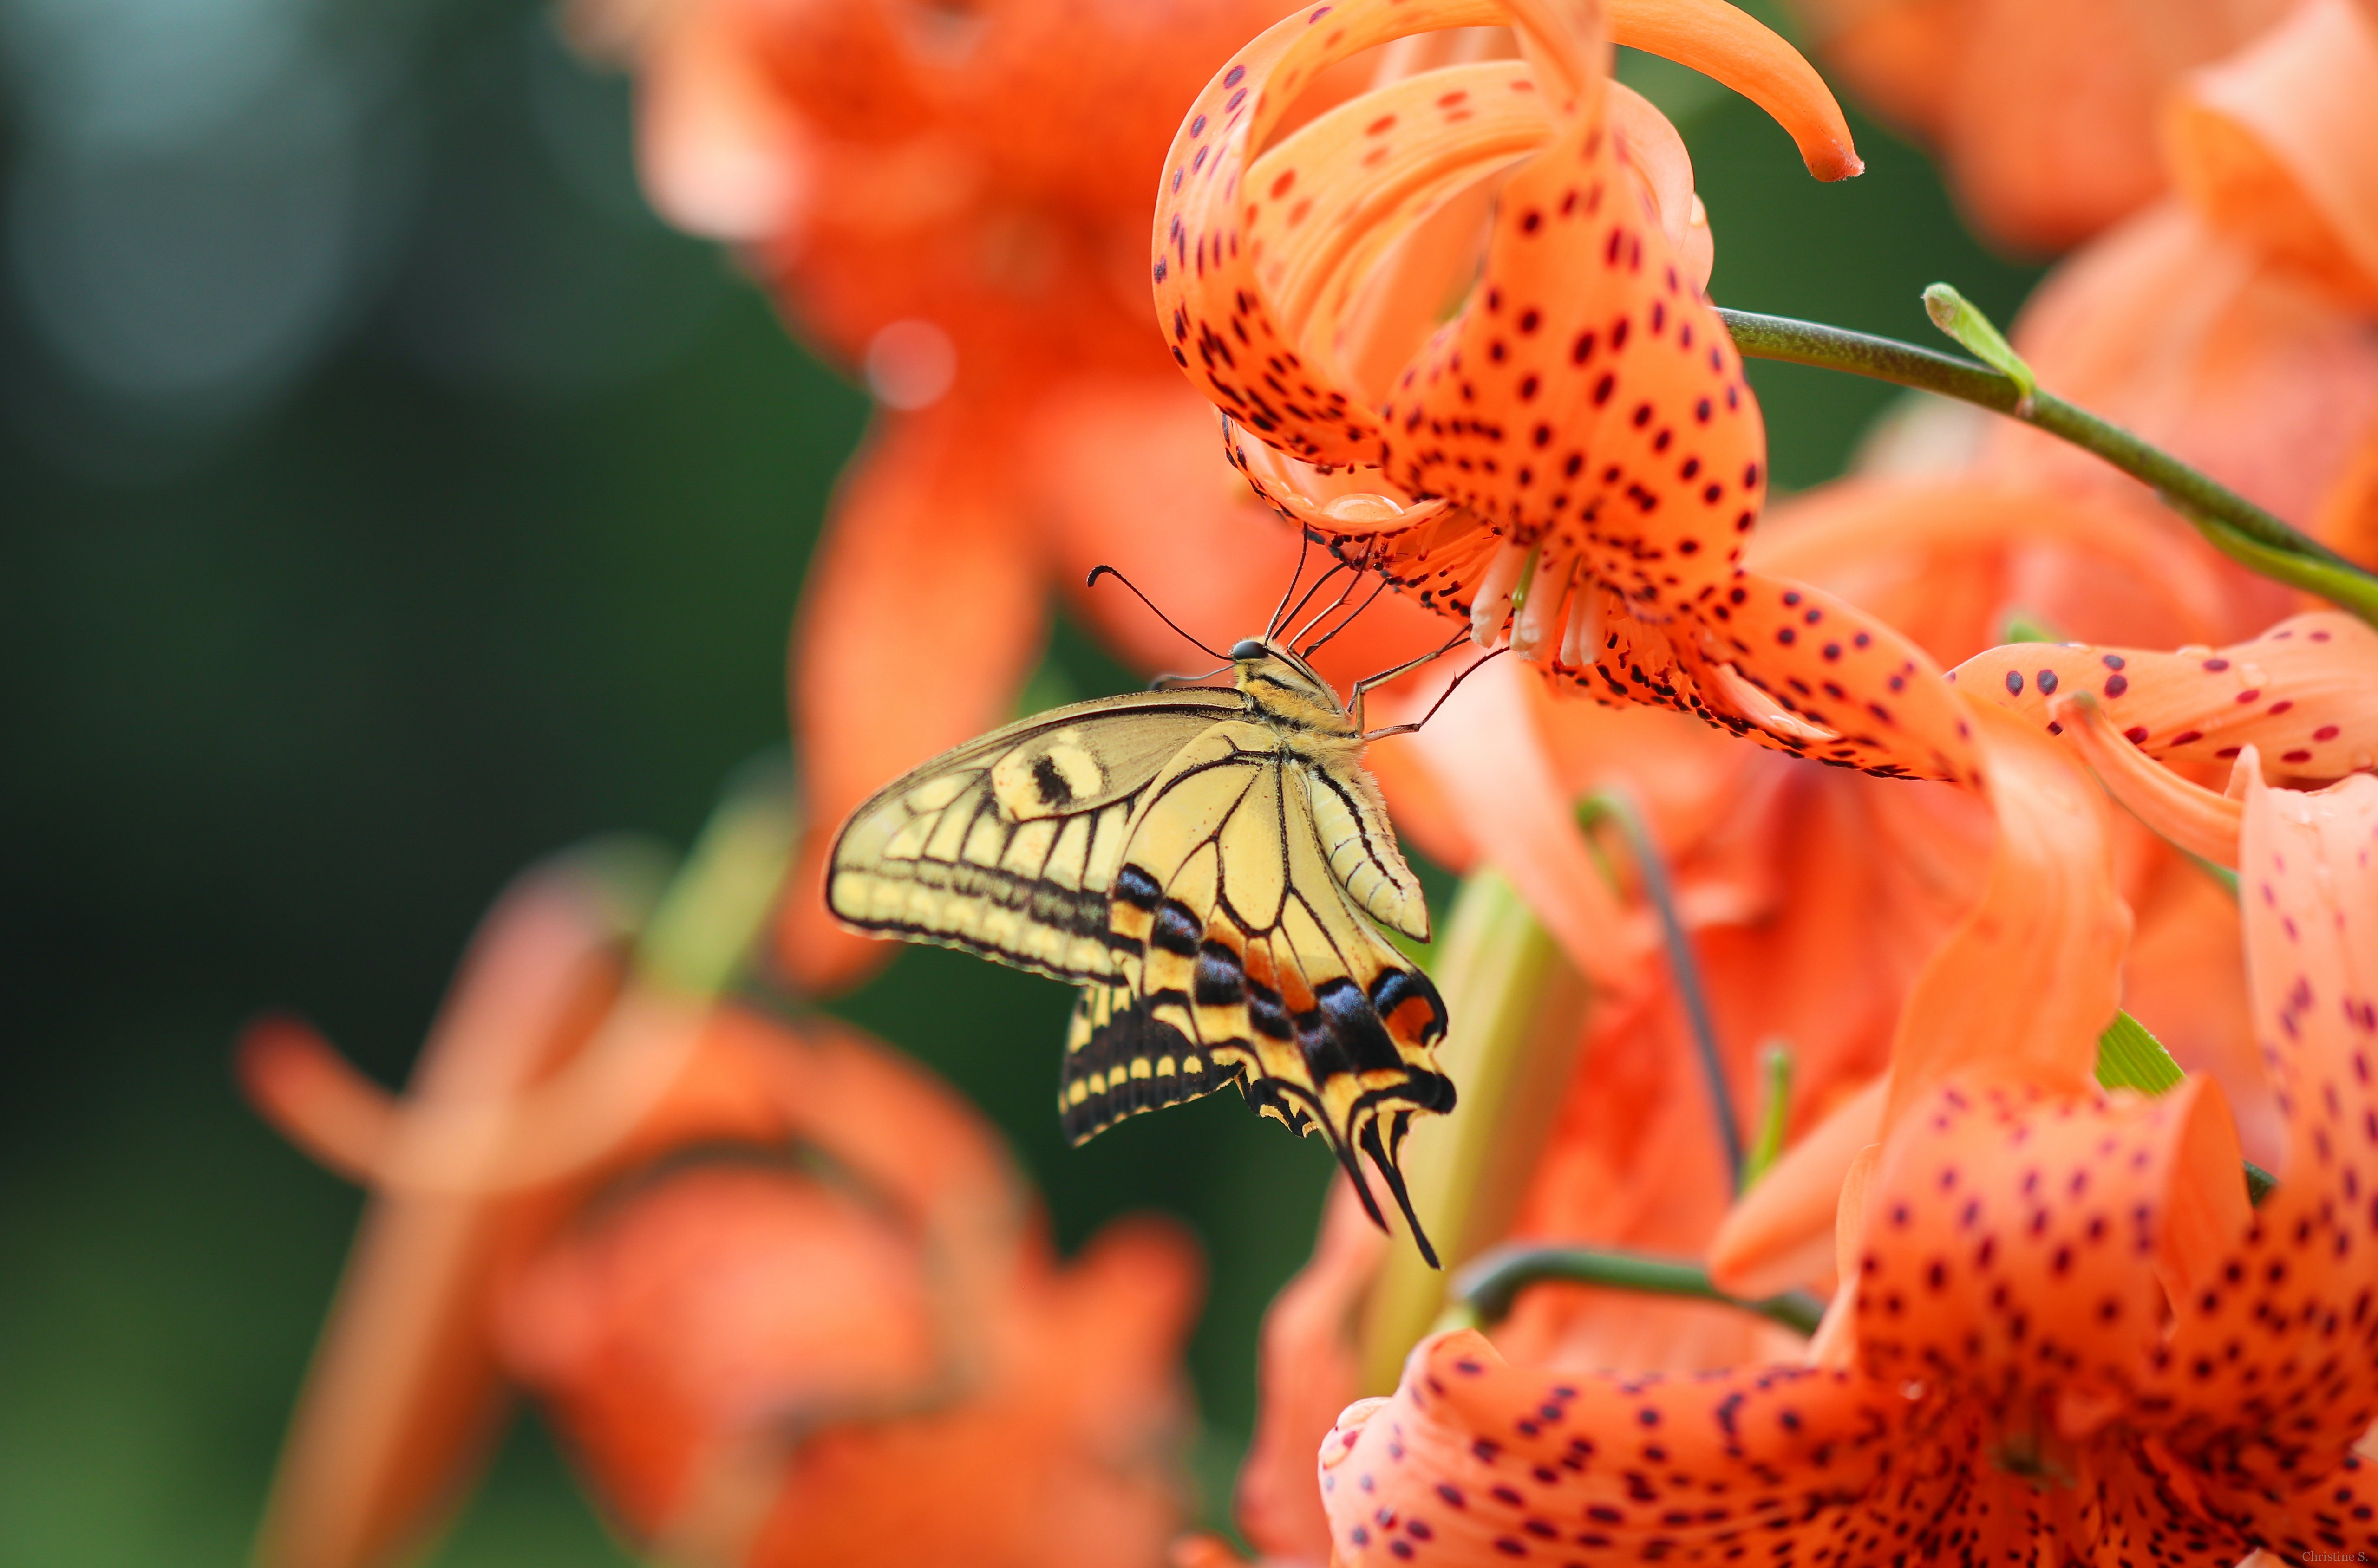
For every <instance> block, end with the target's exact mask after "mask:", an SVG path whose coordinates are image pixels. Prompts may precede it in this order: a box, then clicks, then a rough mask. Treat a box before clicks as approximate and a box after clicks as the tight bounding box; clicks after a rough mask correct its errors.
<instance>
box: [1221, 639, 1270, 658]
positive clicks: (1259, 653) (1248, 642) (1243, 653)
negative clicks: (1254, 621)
mask: <svg viewBox="0 0 2378 1568" xmlns="http://www.w3.org/2000/svg"><path fill="white" fill-rule="evenodd" d="M1268 652H1271V650H1270V649H1268V648H1267V647H1265V646H1264V645H1263V641H1262V640H1261V639H1259V638H1254V637H1242V638H1240V639H1239V640H1237V641H1236V642H1233V643H1231V658H1233V659H1260V658H1262V657H1263V656H1264V655H1265V654H1267V653H1268Z"/></svg>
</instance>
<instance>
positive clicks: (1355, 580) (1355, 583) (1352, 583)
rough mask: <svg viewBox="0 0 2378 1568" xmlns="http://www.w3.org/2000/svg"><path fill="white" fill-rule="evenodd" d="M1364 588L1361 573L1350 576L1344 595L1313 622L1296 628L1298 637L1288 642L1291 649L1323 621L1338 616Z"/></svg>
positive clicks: (1320, 612)
mask: <svg viewBox="0 0 2378 1568" xmlns="http://www.w3.org/2000/svg"><path fill="white" fill-rule="evenodd" d="M1362 586H1363V574H1362V573H1361V572H1359V571H1357V572H1353V573H1352V574H1351V575H1350V576H1349V577H1348V578H1347V579H1346V591H1345V592H1343V593H1340V594H1339V595H1338V597H1337V598H1335V599H1333V600H1331V601H1330V602H1329V604H1328V607H1327V608H1326V609H1323V610H1321V611H1319V612H1318V613H1317V614H1315V616H1314V617H1313V618H1312V619H1311V620H1309V621H1306V622H1305V623H1304V624H1303V626H1301V627H1298V628H1296V636H1294V637H1291V638H1290V639H1289V640H1288V641H1289V645H1290V646H1291V647H1294V646H1295V645H1296V643H1297V641H1298V640H1300V639H1302V638H1303V636H1304V634H1305V633H1306V632H1308V631H1311V630H1312V629H1313V628H1315V627H1316V626H1319V625H1320V624H1321V623H1322V622H1323V621H1326V620H1327V619H1328V618H1329V617H1330V616H1334V615H1336V614H1337V613H1338V612H1339V609H1340V608H1342V607H1343V606H1344V604H1345V603H1346V601H1347V600H1349V599H1351V598H1352V597H1353V596H1354V594H1355V592H1356V591H1357V590H1359V589H1360V588H1361V587H1362Z"/></svg>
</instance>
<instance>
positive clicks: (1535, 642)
mask: <svg viewBox="0 0 2378 1568" xmlns="http://www.w3.org/2000/svg"><path fill="white" fill-rule="evenodd" d="M1537 548H1538V549H1539V550H1541V549H1542V548H1543V546H1542V545H1539V546H1537ZM1577 574H1578V568H1577V566H1576V565H1574V564H1572V565H1571V566H1570V568H1569V569H1568V571H1567V573H1566V574H1565V575H1563V576H1559V577H1552V578H1548V577H1546V575H1545V574H1544V572H1543V568H1542V565H1541V563H1539V565H1538V566H1536V567H1534V568H1531V569H1530V571H1529V574H1528V581H1527V582H1526V583H1525V584H1524V585H1523V586H1522V588H1521V591H1520V594H1519V615H1518V616H1517V617H1516V618H1515V619H1514V621H1513V624H1512V627H1511V652H1513V653H1514V654H1516V655H1518V656H1519V658H1522V659H1532V658H1534V657H1535V656H1536V653H1537V652H1538V651H1539V650H1541V649H1543V648H1544V647H1546V646H1548V645H1549V644H1550V643H1551V641H1552V639H1553V632H1554V629H1555V628H1557V627H1559V626H1560V625H1561V624H1562V621H1561V609H1562V606H1563V605H1564V604H1566V603H1567V599H1568V596H1569V594H1570V593H1571V592H1573V591H1574V589H1575V586H1576V583H1577Z"/></svg>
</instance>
